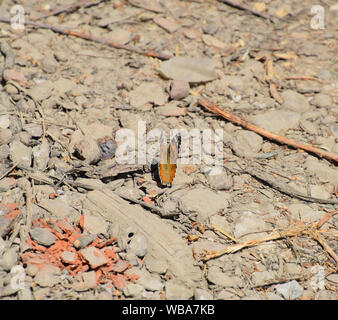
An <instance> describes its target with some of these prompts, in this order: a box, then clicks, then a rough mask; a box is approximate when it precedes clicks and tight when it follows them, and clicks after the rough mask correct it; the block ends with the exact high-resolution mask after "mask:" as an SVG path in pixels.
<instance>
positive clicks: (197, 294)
mask: <svg viewBox="0 0 338 320" xmlns="http://www.w3.org/2000/svg"><path fill="white" fill-rule="evenodd" d="M194 298H195V300H213V299H214V297H213V295H212V294H211V292H209V291H207V290H204V289H200V288H195V291H194Z"/></svg>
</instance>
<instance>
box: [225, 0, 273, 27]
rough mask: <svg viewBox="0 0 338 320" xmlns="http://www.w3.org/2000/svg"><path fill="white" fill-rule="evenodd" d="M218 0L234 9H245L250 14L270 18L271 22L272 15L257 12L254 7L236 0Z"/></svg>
mask: <svg viewBox="0 0 338 320" xmlns="http://www.w3.org/2000/svg"><path fill="white" fill-rule="evenodd" d="M218 1H220V2H223V3H225V4H227V5H229V6H231V7H234V8H236V9H239V10H243V11H247V12H249V13H251V14H253V15H255V16H257V17H261V18H263V19H267V20H270V21H271V22H273V20H272V17H270V16H269V15H267V14H265V13H262V12H259V11H257V10H255V9H252V8H250V7H249V6H247V5H245V4H242V3H241V2H240V1H238V0H218Z"/></svg>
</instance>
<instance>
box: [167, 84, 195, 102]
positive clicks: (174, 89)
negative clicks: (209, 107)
mask: <svg viewBox="0 0 338 320" xmlns="http://www.w3.org/2000/svg"><path fill="white" fill-rule="evenodd" d="M189 90H190V86H189V82H186V81H183V80H173V81H172V82H171V89H170V98H171V99H173V100H181V99H184V98H185V97H187V96H188V95H189Z"/></svg>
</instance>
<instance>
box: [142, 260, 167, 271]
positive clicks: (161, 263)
mask: <svg viewBox="0 0 338 320" xmlns="http://www.w3.org/2000/svg"><path fill="white" fill-rule="evenodd" d="M145 265H146V268H147V269H148V271H149V272H152V273H158V274H164V273H166V272H167V270H168V263H167V262H166V261H165V260H164V259H155V258H154V257H151V256H149V257H146V258H145Z"/></svg>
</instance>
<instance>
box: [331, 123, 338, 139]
mask: <svg viewBox="0 0 338 320" xmlns="http://www.w3.org/2000/svg"><path fill="white" fill-rule="evenodd" d="M330 130H331V131H332V134H333V136H334V137H335V138H336V139H338V125H336V124H333V125H332V126H330Z"/></svg>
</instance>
